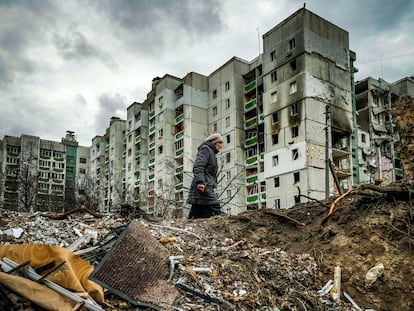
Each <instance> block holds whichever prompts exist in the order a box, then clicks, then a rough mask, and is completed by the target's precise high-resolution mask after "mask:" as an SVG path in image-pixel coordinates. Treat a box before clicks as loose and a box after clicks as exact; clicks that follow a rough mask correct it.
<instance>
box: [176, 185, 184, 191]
mask: <svg viewBox="0 0 414 311" xmlns="http://www.w3.org/2000/svg"><path fill="white" fill-rule="evenodd" d="M181 189H183V184H182V183H180V184H178V185H176V186H175V190H181Z"/></svg>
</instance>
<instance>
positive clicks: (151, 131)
mask: <svg viewBox="0 0 414 311" xmlns="http://www.w3.org/2000/svg"><path fill="white" fill-rule="evenodd" d="M149 132H150V134H152V133H154V132H155V125H154V126H153V127H151V128H150V130H149Z"/></svg>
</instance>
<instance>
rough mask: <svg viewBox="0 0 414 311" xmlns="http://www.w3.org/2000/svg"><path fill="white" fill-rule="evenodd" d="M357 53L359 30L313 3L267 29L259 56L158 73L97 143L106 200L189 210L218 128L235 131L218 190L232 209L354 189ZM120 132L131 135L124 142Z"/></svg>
mask: <svg viewBox="0 0 414 311" xmlns="http://www.w3.org/2000/svg"><path fill="white" fill-rule="evenodd" d="M354 60H355V55H354V53H353V52H352V51H350V50H349V38H348V33H347V32H346V31H345V30H343V29H341V28H339V27H337V26H335V25H333V24H332V23H330V22H328V21H326V20H324V19H323V18H321V17H319V16H317V15H315V14H314V13H312V12H310V11H309V10H307V9H305V8H303V9H300V10H298V11H297V12H295V13H294V14H293V15H291V16H290V17H288V18H287V19H286V20H284V21H283V22H281V23H280V24H278V25H277V26H275V27H274V28H273V29H271V30H270V31H268V32H267V33H265V34H264V35H263V53H262V54H260V55H258V57H256V58H255V59H254V60H252V61H245V60H243V59H240V58H238V57H233V58H231V59H230V60H228V61H227V62H226V63H224V64H223V65H222V66H220V67H219V68H217V69H216V70H215V71H214V72H212V73H211V74H209V75H208V76H205V75H202V74H198V73H195V72H190V73H188V74H187V75H185V76H184V77H183V78H179V77H175V76H172V75H169V74H167V75H165V76H163V77H161V78H158V77H157V78H155V79H154V80H153V81H152V88H151V91H150V92H149V93H148V94H147V98H146V99H145V100H144V101H143V102H134V103H132V104H131V105H130V106H129V107H128V108H127V120H125V121H124V120H111V126H110V130H109V132H107V133H106V135H104V136H97V137H95V138H94V140H93V142H92V147H91V175H92V176H94V177H93V178H92V179H93V180H95V183H96V187H97V188H96V189H97V191H99V193H100V204H99V205H100V206H101V207H103V208H104V210H111V208H113V207H114V206H116V205H117V204H116V203H115V201H114V200H120V201H119V202H118V203H120V202H125V203H128V204H134V203H139V204H140V205H141V206H146V207H147V208H148V209H149V210H151V211H153V212H155V213H163V210H170V211H171V210H177V212H179V210H180V209H182V207H183V206H184V205H185V200H186V197H187V193H188V188H189V185H190V182H191V178H192V172H191V171H192V165H193V161H194V159H195V155H196V153H197V147H198V146H199V144H200V143H201V142H202V141H203V139H205V137H207V136H208V135H209V134H211V133H213V132H219V133H221V134H222V136H223V137H224V145H223V149H222V151H221V152H220V153H219V154H218V159H219V166H220V169H219V177H218V187H217V189H216V190H217V193H218V195H219V198H220V200H221V202H222V209H223V210H224V211H225V212H228V213H239V212H241V211H243V210H246V209H257V208H262V207H269V208H287V207H291V206H293V205H294V204H296V203H299V202H304V201H306V200H307V199H304V197H305V196H309V197H313V198H316V199H321V198H324V197H326V196H328V195H331V194H334V193H338V191H340V189H346V188H349V187H350V186H351V185H352V182H353V179H352V178H353V175H352V172H353V169H352V165H353V162H352V152H353V150H354V149H353V148H352V146H353V141H352V137H353V135H352V134H353V131H354V128H355V126H354V125H353V122H352V120H353V116H352V113H353V111H354V110H353V101H352V98H353V97H352V76H353V61H354ZM114 122H115V123H117V124H119V126H118V127H117V128H116V129H115V128H113V127H114V125H113V124H114ZM116 133H118V134H116ZM114 140H118V141H122V140H123V141H124V143H123V145H122V146H121V145H119V147H120V148H121V149H120V150H116V149H117V147H116V143H114ZM354 151H355V152H356V151H357V149H355V150H354ZM117 162H118V164H117ZM332 172H335V174H332ZM334 177H335V178H334ZM119 185H123V187H122V189H118V190H116V189H115V188H116V187H117V186H118V187H119ZM300 194H302V195H305V196H301V195H300Z"/></svg>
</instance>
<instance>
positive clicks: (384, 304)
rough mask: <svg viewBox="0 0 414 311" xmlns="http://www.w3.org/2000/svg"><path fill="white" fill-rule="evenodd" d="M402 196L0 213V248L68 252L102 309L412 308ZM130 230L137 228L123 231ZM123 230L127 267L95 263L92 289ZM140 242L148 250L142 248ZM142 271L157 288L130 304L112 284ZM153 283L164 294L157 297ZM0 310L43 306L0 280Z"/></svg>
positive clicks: (377, 193)
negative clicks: (185, 209)
mask: <svg viewBox="0 0 414 311" xmlns="http://www.w3.org/2000/svg"><path fill="white" fill-rule="evenodd" d="M411 189H412V187H411V186H410V185H408V184H393V185H388V186H376V185H363V186H360V187H358V188H353V189H351V190H349V191H348V192H346V193H344V194H342V195H341V196H339V197H330V198H328V199H326V200H323V201H316V200H314V201H312V202H308V203H303V204H299V205H296V206H295V207H293V208H291V209H287V210H272V209H261V210H253V211H246V212H243V213H241V214H239V215H220V216H216V217H213V218H209V219H194V220H187V219H173V220H161V219H160V220H156V219H148V218H147V217H138V218H135V219H133V218H134V217H117V216H116V215H114V214H109V215H98V214H95V213H85V211H76V213H68V214H66V215H65V217H56V215H55V216H53V215H51V214H44V213H31V214H30V213H23V212H13V211H6V210H0V213H1V220H0V241H1V245H0V247H1V246H6V245H13V244H27V245H30V244H48V245H57V246H60V247H62V248H65V249H68V250H70V251H73V252H74V253H75V254H77V255H78V256H80V257H81V258H83V259H84V260H85V261H87V262H88V263H90V265H92V266H93V267H94V268H95V271H94V272H92V277H91V279H92V280H94V278H97V281H98V282H97V283H98V284H99V283H101V285H103V288H104V290H105V292H104V293H105V302H106V303H105V304H104V305H101V306H100V307H101V308H102V309H103V310H153V309H154V310H272V311H276V310H338V311H341V310H376V311H379V310H401V311H408V310H413V309H414V301H413V299H412V297H414V269H412V267H413V265H412V258H413V255H414V249H413V242H414V237H413V235H412V232H413V231H414V226H413V221H414V213H413V206H412V202H411V200H412V198H411V193H412V190H411ZM133 224H135V226H139V228H138V227H137V228H136V232H137V233H134V232H135V231H134V230H130V231H128V228H131V225H133ZM144 231H145V234H144V233H143V232H144ZM126 232H128V234H130V236H129V239H128V243H129V244H128V247H127V246H123V247H124V248H125V256H126V257H128V256H129V257H128V258H126V259H128V260H123V261H122V260H114V261H113V262H111V265H110V266H109V268H108V267H106V268H105V269H107V270H106V271H108V274H111V275H110V276H111V279H109V280H104V281H102V282H100V280H102V279H103V278H104V277H102V276H100V274H99V271H100V270H99V269H100V267H103V265H104V263H105V262H110V260H111V256H115V254H116V253H117V254H118V255H117V256H120V255H119V252H120V251H121V254H122V248H121V249H119V248H118V249H116V251H117V252H115V247H116V246H117V245H118V246H119V245H121V246H122V245H123V244H122V242H125V240H122V238H123V237H124V238H125V236H128V235H125V233H126ZM146 234H149V236H146ZM140 237H141V240H140ZM144 237H145V238H144ZM134 239H135V240H136V247H133V246H134ZM152 239H154V241H156V242H157V243H159V245H157V247H160V251H158V252H157V254H151V253H150V250H149V249H146V245H153V244H151V243H154V241H152ZM150 240H151V241H150ZM145 241H146V242H145ZM112 259H113V257H112ZM151 264H152V265H159V266H160V267H161V268H159V270H161V269H164V270H165V271H164V270H163V271H164V272H163V273H159V275H160V277H161V278H163V279H162V280H161V281H162V283H160V282H161V281H159V282H158V283H156V284H155V283H154V284H151V283H148V282H147V283H145V284H146V288H144V289H143V290H145V293H144V294H143V295H141V296H136V297H132V296H131V295H132V294H133V293H132V294H130V293H129V292H130V288H128V287H126V286H124V285H125V284H134V283H133V281H134V280H135V282H137V281H139V279H140V275H138V274H137V273H136V272H135V274H134V273H132V271H136V268H137V265H142V267H141V268H145V267H148V268H150V267H151ZM146 265H147V266H146ZM112 268H113V270H111V269H112ZM102 271H103V270H102ZM114 271H119V273H118V272H117V273H114ZM338 271H339V272H340V275H339V284H338V283H337V282H338V275H335V273H336V272H338ZM117 275H119V276H121V275H122V280H121V281H122V282H118V281H120V280H117V279H116V278H117ZM117 282H118V283H117ZM106 283H110V284H111V285H110V286H106V285H105V284H106ZM160 284H161V285H160ZM332 284H334V285H332ZM161 287H162V288H164V289H167V290H168V293H169V295H164V294H162V296H163V297H160V294H159V292H157V291H156V289H158V290H159V289H160V288H161ZM338 287H339V288H338ZM337 290H339V293H338V292H335V291H337ZM167 296H168V298H171V297H172V298H173V299H167ZM161 298H165V299H161ZM7 304H9V305H7ZM10 304H12V306H13V308H14V309H11V308H12V307H10ZM5 306H6V307H7V308H8V310H43V309H42V308H40V307H39V306H37V305H36V304H35V303H33V302H30V300H28V299H27V297H23V296H21V295H19V294H17V293H15V292H13V291H12V290H10V289H9V288H7V286H4V285H1V287H0V309H1V307H3V308H5ZM82 308H85V305H79V310H82ZM86 309H87V308H86Z"/></svg>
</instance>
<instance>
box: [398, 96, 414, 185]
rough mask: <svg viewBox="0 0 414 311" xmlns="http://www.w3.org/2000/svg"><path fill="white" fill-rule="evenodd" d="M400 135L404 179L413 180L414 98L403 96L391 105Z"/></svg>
mask: <svg viewBox="0 0 414 311" xmlns="http://www.w3.org/2000/svg"><path fill="white" fill-rule="evenodd" d="M393 115H394V117H395V122H396V128H397V131H398V132H399V136H400V157H401V165H402V168H403V170H404V181H414V165H413V163H414V99H413V98H408V97H404V98H402V99H401V100H400V101H399V102H397V103H395V104H394V106H393Z"/></svg>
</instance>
